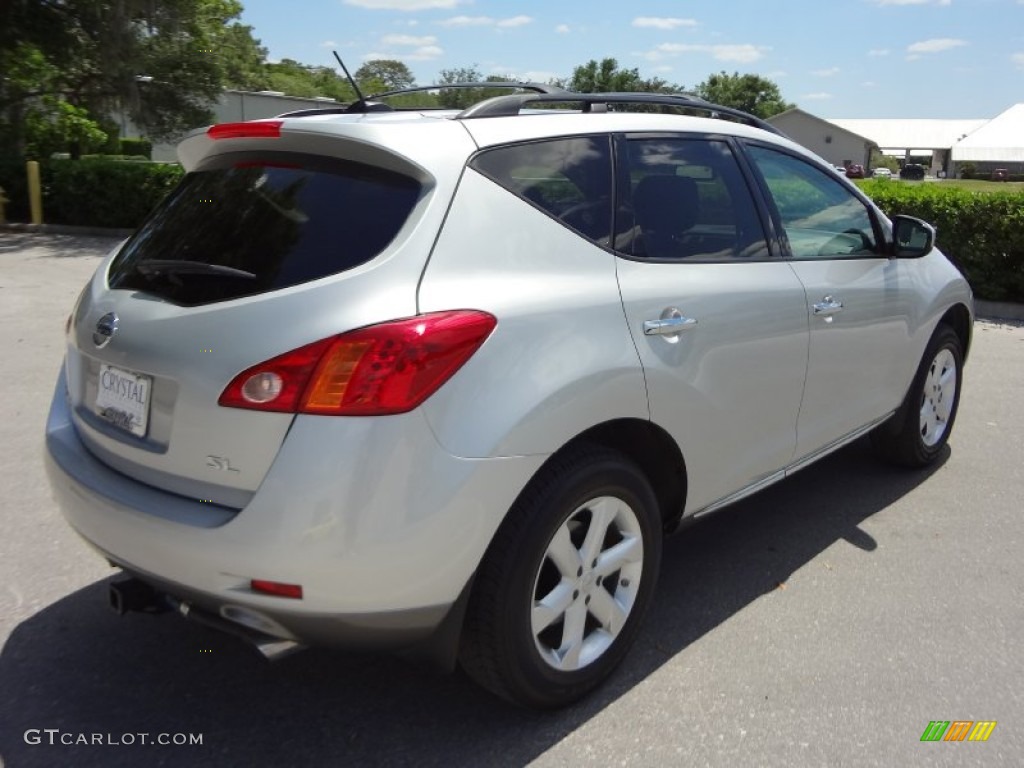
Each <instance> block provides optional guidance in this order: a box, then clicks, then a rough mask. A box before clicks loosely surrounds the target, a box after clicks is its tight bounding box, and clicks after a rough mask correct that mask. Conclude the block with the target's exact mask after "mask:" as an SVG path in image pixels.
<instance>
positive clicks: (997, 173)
mask: <svg viewBox="0 0 1024 768" xmlns="http://www.w3.org/2000/svg"><path fill="white" fill-rule="evenodd" d="M991 179H992V181H1009V180H1010V172H1009V171H1008V170H1007V169H1006V168H996V169H995V170H994V171H992V176H991Z"/></svg>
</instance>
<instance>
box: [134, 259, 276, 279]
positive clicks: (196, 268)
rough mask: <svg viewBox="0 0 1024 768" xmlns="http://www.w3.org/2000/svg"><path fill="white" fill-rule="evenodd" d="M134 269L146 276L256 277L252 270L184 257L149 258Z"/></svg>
mask: <svg viewBox="0 0 1024 768" xmlns="http://www.w3.org/2000/svg"><path fill="white" fill-rule="evenodd" d="M135 271H136V272H138V273H139V274H140V275H145V276H146V277H149V276H150V275H168V276H171V275H219V276H222V277H237V278H242V279H245V280H255V279H256V274H255V273H254V272H246V271H245V270H244V269H235V268H234V267H225V266H223V265H222V264H206V263H205V262H202V261H187V260H185V259H149V260H147V261H143V262H139V263H138V264H136V265H135Z"/></svg>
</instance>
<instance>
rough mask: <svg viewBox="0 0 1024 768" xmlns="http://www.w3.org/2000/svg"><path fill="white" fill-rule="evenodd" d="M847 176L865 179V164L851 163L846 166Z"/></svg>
mask: <svg viewBox="0 0 1024 768" xmlns="http://www.w3.org/2000/svg"><path fill="white" fill-rule="evenodd" d="M846 178H848V179H863V178H864V166H863V165H861V164H860V163H850V164H849V165H848V166H846Z"/></svg>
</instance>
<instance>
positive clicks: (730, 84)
mask: <svg viewBox="0 0 1024 768" xmlns="http://www.w3.org/2000/svg"><path fill="white" fill-rule="evenodd" d="M696 91H697V95H698V96H700V97H702V98H704V99H707V100H708V101H710V102H712V103H714V104H721V105H722V106H723V107H732V108H733V109H741V110H743V111H744V112H749V113H750V114H752V115H756V116H757V117H761V118H766V117H771V116H772V115H777V114H779V113H780V112H785V111H786V110H787V109H792V108H793V107H794V106H795V105H794V104H790V103H788V102H786V101H785V99H783V98H782V93H781V91H780V90H779V86H777V85H776V84H775V83H773V82H772V81H771V80H768V79H767V78H764V77H759V76H758V75H741V74H740V73H739V72H734V73H733V74H731V75H730V74H728V73H727V72H724V71H723V72H719V73H718V74H714V75H710V76H709V77H708V79H707V80H705V81H704V82H702V83H700V85H698V86H697V89H696Z"/></svg>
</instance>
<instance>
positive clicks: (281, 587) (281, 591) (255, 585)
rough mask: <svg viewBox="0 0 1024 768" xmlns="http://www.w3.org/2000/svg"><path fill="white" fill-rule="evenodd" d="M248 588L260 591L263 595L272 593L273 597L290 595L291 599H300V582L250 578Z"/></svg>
mask: <svg viewBox="0 0 1024 768" xmlns="http://www.w3.org/2000/svg"><path fill="white" fill-rule="evenodd" d="M249 588H250V589H252V591H253V592H260V593H262V594H264V595H273V596H274V597H290V598H292V599H293V600H301V599H302V585H301V584H282V583H281V582H279V581H267V580H266V579H252V580H250V582H249Z"/></svg>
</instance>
